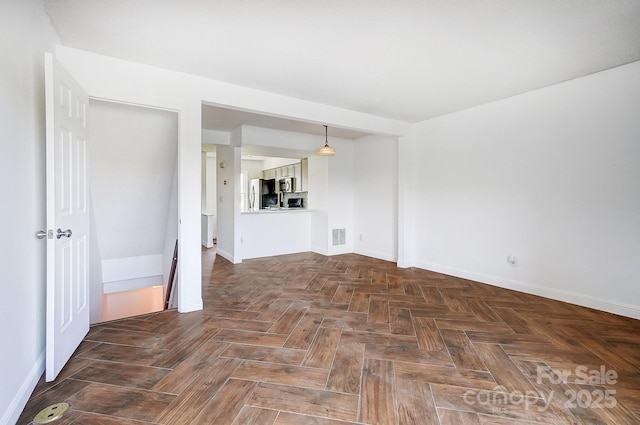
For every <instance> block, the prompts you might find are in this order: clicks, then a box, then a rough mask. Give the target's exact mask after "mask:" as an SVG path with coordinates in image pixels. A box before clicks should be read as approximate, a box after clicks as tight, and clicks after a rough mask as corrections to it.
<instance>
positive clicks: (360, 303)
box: [349, 291, 369, 313]
mask: <svg viewBox="0 0 640 425" xmlns="http://www.w3.org/2000/svg"><path fill="white" fill-rule="evenodd" d="M349 311H353V312H357V313H368V312H369V293H367V292H362V291H355V292H354V293H353V296H352V297H351V302H350V303H349Z"/></svg>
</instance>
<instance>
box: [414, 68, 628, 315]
mask: <svg viewBox="0 0 640 425" xmlns="http://www.w3.org/2000/svg"><path fill="white" fill-rule="evenodd" d="M638 111H640V62H636V63H632V64H630V65H626V66H621V67H619V68H615V69H611V70H608V71H604V72H601V73H597V74H593V75H590V76H587V77H584V78H580V79H576V80H572V81H569V82H566V83H562V84H558V85H555V86H552V87H548V88H544V89H541V90H537V91H534V92H530V93H526V94H523V95H520V96H515V97H512V98H509V99H506V100H502V101H499V102H494V103H491V104H487V105H483V106H480V107H476V108H473V109H469V110H466V111H463V112H459V113H455V114H451V115H447V116H443V117H440V118H436V119H432V120H429V121H425V122H422V123H420V124H418V125H417V129H416V143H415V155H414V161H413V164H411V166H412V167H413V169H414V172H415V175H416V176H417V180H418V182H417V184H416V185H415V205H416V209H415V218H416V220H415V221H416V222H415V233H416V238H415V248H416V249H415V260H414V265H415V266H418V267H422V268H425V269H430V270H435V271H439V272H443V273H448V274H452V275H456V276H461V277H465V278H469V279H473V280H478V281H481V282H486V283H491V284H494V285H498V286H504V287H508V288H511V289H516V290H521V291H525V292H530V293H534V294H538V295H542V296H547V297H551V298H556V299H560V300H564V301H568V302H572V303H576V304H581V305H585V306H590V307H594V308H597V309H601V310H605V311H610V312H613V313H619V314H623V315H627V316H631V317H635V318H640V285H638V276H639V275H640V190H639V188H640V186H639V185H640V183H639V182H640V138H639V135H640V119H639V116H640V115H639V113H638ZM509 256H512V257H511V258H513V259H514V262H515V264H510V263H509V262H508V261H507V259H508V257H509Z"/></svg>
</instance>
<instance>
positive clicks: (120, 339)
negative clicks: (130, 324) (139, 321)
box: [87, 328, 163, 348]
mask: <svg viewBox="0 0 640 425" xmlns="http://www.w3.org/2000/svg"><path fill="white" fill-rule="evenodd" d="M87 340H88V341H97V342H107V343H111V344H120V345H133V346H135V347H146V348H156V347H158V346H159V345H160V343H161V342H162V340H163V337H162V336H161V335H158V334H155V333H151V332H138V331H126V330H122V329H110V328H102V329H100V330H99V331H98V332H95V333H93V334H92V335H91V336H90V337H87Z"/></svg>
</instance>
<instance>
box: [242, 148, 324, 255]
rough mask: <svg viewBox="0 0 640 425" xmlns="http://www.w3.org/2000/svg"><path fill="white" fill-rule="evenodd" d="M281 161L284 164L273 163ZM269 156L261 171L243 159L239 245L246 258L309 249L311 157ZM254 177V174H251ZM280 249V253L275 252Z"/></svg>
mask: <svg viewBox="0 0 640 425" xmlns="http://www.w3.org/2000/svg"><path fill="white" fill-rule="evenodd" d="M278 162H280V163H281V165H277V166H271V165H274V164H278ZM286 162H287V160H286V159H284V158H278V159H276V158H270V159H267V160H264V161H263V164H264V165H263V166H267V167H269V168H265V169H263V170H260V171H259V173H258V172H257V171H258V170H256V169H255V168H253V172H252V167H251V163H250V161H249V160H248V159H245V160H243V161H242V165H243V169H242V172H241V180H244V176H246V177H247V181H246V182H243V181H241V186H242V191H244V188H245V186H246V194H243V195H242V198H244V199H243V202H241V204H242V205H241V214H240V229H241V236H240V241H239V242H240V247H241V252H242V256H243V258H245V259H246V258H255V257H264V256H270V255H279V254H286V253H294V252H303V251H308V250H309V249H310V248H309V247H310V227H311V214H312V209H311V208H310V205H309V184H308V183H309V173H308V164H309V159H308V158H302V159H299V160H297V159H296V160H292V159H289V162H290V163H286ZM250 177H254V178H250ZM276 253H277V254H276Z"/></svg>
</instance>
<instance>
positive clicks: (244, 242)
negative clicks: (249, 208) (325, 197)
mask: <svg viewBox="0 0 640 425" xmlns="http://www.w3.org/2000/svg"><path fill="white" fill-rule="evenodd" d="M313 214H314V212H312V211H291V212H289V211H283V212H272V213H270V212H264V213H260V212H257V213H245V214H241V215H240V233H241V235H240V247H241V250H240V252H241V255H242V259H243V260H245V259H248V258H258V257H270V256H273V255H283V254H293V253H298V252H307V251H310V246H311V241H310V235H311V230H310V226H311V216H312V215H313Z"/></svg>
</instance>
